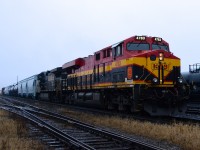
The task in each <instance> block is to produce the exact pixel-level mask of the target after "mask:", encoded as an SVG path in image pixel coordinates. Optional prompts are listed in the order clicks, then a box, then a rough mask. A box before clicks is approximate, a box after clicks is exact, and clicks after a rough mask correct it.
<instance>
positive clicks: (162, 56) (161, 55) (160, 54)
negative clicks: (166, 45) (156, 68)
mask: <svg viewBox="0 0 200 150" xmlns="http://www.w3.org/2000/svg"><path fill="white" fill-rule="evenodd" d="M159 60H160V61H163V60H164V54H163V53H159Z"/></svg>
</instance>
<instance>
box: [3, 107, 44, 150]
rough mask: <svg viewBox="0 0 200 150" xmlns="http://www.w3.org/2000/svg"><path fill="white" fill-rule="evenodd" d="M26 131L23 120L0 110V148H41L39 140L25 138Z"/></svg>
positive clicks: (23, 149)
mask: <svg viewBox="0 0 200 150" xmlns="http://www.w3.org/2000/svg"><path fill="white" fill-rule="evenodd" d="M26 132H27V131H26V128H25V124H24V123H23V122H21V121H19V120H17V119H15V120H13V119H12V118H10V115H9V113H8V112H6V111H3V110H0V150H6V149H8V150H30V149H43V147H42V145H41V144H40V143H39V142H36V141H34V140H31V139H29V138H26Z"/></svg>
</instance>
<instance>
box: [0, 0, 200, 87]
mask: <svg viewBox="0 0 200 150" xmlns="http://www.w3.org/2000/svg"><path fill="white" fill-rule="evenodd" d="M199 8H200V2H199V1H198V0H190V1H183V0H168V1H161V0H139V1H138V0H98V1H97V0H73V1H72V0H0V66H1V74H0V88H1V87H4V86H7V85H10V84H12V83H14V82H16V80H17V76H18V78H19V80H21V79H24V78H26V77H29V76H31V75H33V74H37V73H40V72H42V71H45V70H48V69H53V68H55V67H58V66H62V65H63V64H64V63H65V62H67V61H70V60H72V59H75V58H77V57H84V56H88V55H89V54H93V52H95V51H97V50H99V49H101V48H103V47H106V46H108V45H111V44H114V43H116V42H118V41H120V40H123V39H125V38H128V37H130V36H133V35H148V36H158V37H162V38H163V39H165V40H166V41H168V42H169V44H170V49H171V51H172V52H173V53H174V54H175V55H176V56H178V57H180V58H181V60H182V70H183V71H187V70H188V65H189V64H193V63H197V62H200V59H199V55H200V49H199V48H198V47H199V43H200V42H199V40H200V38H199V35H200V29H199V27H200V15H199V14H200V9H199Z"/></svg>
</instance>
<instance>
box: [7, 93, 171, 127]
mask: <svg viewBox="0 0 200 150" xmlns="http://www.w3.org/2000/svg"><path fill="white" fill-rule="evenodd" d="M4 98H6V99H10V97H9V98H8V97H4ZM15 99H16V98H15ZM17 99H18V100H19V101H20V102H22V101H23V102H24V103H25V104H27V103H28V104H31V105H34V106H36V105H40V106H41V103H43V104H45V107H46V104H47V105H48V107H50V108H51V109H53V110H54V111H56V109H54V108H55V106H58V107H59V108H69V109H70V110H73V111H78V112H85V113H92V114H94V115H102V116H111V117H112V116H117V117H121V118H132V119H135V120H139V121H149V122H151V123H159V124H170V123H173V122H174V119H173V118H169V117H164V118H163V117H159V116H154V117H152V116H149V115H148V114H144V113H142V114H141V113H137V114H136V113H135V114H133V113H130V112H119V111H116V110H113V111H110V110H105V109H102V108H96V109H95V108H92V107H84V106H82V105H78V106H77V105H67V104H58V103H54V102H46V101H39V100H33V99H25V98H19V97H18V98H17ZM52 106H53V108H52Z"/></svg>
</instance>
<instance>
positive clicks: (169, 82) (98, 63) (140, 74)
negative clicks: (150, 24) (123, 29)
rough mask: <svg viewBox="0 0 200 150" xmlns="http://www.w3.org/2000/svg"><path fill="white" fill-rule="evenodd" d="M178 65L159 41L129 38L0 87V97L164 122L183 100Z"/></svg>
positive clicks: (150, 38) (183, 93)
mask: <svg viewBox="0 0 200 150" xmlns="http://www.w3.org/2000/svg"><path fill="white" fill-rule="evenodd" d="M180 67H181V66H180V59H179V58H178V57H176V56H175V55H173V53H172V52H170V48H169V44H168V43H167V42H166V41H165V40H163V39H162V38H159V37H150V36H133V37H130V38H128V39H125V40H122V41H120V42H118V43H116V44H113V45H110V46H108V47H105V48H103V49H100V50H98V51H96V52H94V54H93V55H89V56H88V57H84V58H77V59H75V60H72V61H70V62H67V63H65V64H63V65H62V67H57V68H55V69H53V70H50V71H45V72H41V73H40V74H37V75H34V76H32V77H30V78H27V79H24V80H22V81H20V82H18V83H17V84H16V85H13V86H9V87H6V88H4V89H2V90H3V93H4V94H10V95H17V96H21V97H32V98H35V99H40V100H47V101H55V102H62V103H68V104H76V103H94V104H96V102H97V103H99V104H100V105H101V106H103V107H104V108H107V109H118V110H130V111H131V112H137V111H145V112H148V113H149V114H151V115H160V116H161V115H166V116H170V115H172V114H173V113H176V112H177V111H178V112H181V111H182V110H181V105H182V103H183V102H184V100H185V98H186V97H187V95H188V90H187V88H185V86H184V85H183V79H182V76H181V74H180Z"/></svg>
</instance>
